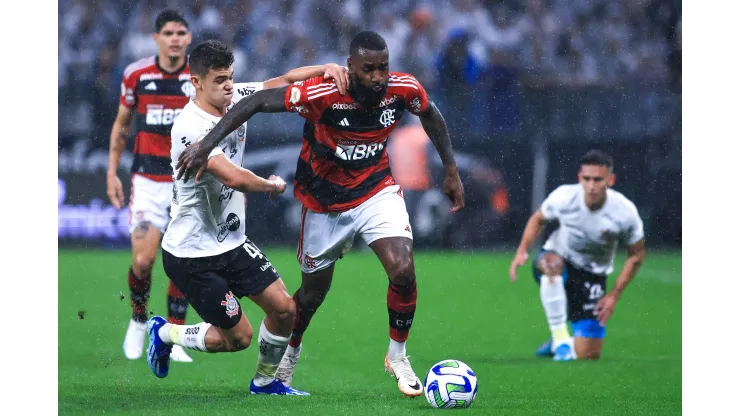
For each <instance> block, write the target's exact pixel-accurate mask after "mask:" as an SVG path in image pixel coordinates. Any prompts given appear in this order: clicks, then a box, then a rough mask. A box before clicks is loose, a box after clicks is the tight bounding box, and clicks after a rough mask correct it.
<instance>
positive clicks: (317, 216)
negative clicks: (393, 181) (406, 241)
mask: <svg viewBox="0 0 740 416" xmlns="http://www.w3.org/2000/svg"><path fill="white" fill-rule="evenodd" d="M357 234H359V235H360V236H361V237H362V239H363V240H365V243H366V244H368V245H370V244H371V243H372V242H373V241H375V240H378V239H380V238H385V237H406V238H410V239H413V236H412V234H411V225H410V223H409V214H408V212H407V211H406V203H405V202H404V200H403V192H402V191H401V187H400V186H398V185H393V186H389V187H387V188H385V189H383V190H382V191H380V192H378V193H377V194H375V195H373V196H372V197H371V198H370V199H368V200H367V201H365V202H363V203H362V204H361V205H359V206H357V207H355V208H352V209H350V210H347V211H343V212H314V211H309V210H307V209H306V208H305V207H304V208H303V212H302V214H301V233H300V236H299V237H298V256H297V257H298V262H299V263H300V265H301V271H303V272H305V273H313V272H317V271H319V270H322V269H325V268H327V267H329V266H331V264H332V263H334V262H335V261H337V260H339V259H340V258H342V256H344V254H346V253H347V252H348V251H349V249H350V248H352V243H353V241H354V239H355V236H356V235H357Z"/></svg>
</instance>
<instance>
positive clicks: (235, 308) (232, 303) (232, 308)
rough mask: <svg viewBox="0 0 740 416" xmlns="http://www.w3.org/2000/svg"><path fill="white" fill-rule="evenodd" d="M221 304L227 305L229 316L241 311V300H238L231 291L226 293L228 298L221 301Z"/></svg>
mask: <svg viewBox="0 0 740 416" xmlns="http://www.w3.org/2000/svg"><path fill="white" fill-rule="evenodd" d="M221 306H226V315H229V317H234V316H236V315H237V314H238V313H239V302H237V301H236V298H235V297H234V294H233V293H231V291H229V293H227V294H226V300H222V301H221Z"/></svg>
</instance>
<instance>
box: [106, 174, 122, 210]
mask: <svg viewBox="0 0 740 416" xmlns="http://www.w3.org/2000/svg"><path fill="white" fill-rule="evenodd" d="M106 182H107V189H108V190H107V193H108V198H109V199H110V203H111V204H113V206H114V207H116V209H121V207H123V184H121V180H120V179H118V175H116V174H113V175H108V177H107V180H106Z"/></svg>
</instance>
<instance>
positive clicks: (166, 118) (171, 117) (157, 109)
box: [146, 105, 182, 126]
mask: <svg viewBox="0 0 740 416" xmlns="http://www.w3.org/2000/svg"><path fill="white" fill-rule="evenodd" d="M180 111H182V109H180V108H178V109H172V108H163V107H162V106H160V105H157V106H147V108H146V124H148V125H150V126H168V125H171V124H172V123H174V122H175V118H177V116H178V115H179V114H180Z"/></svg>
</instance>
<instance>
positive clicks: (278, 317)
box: [272, 299, 296, 325]
mask: <svg viewBox="0 0 740 416" xmlns="http://www.w3.org/2000/svg"><path fill="white" fill-rule="evenodd" d="M295 314H296V305H295V302H294V301H293V299H287V300H286V301H285V302H282V303H281V304H280V305H278V306H277V307H276V308H275V309H274V310H273V311H272V318H273V319H274V320H275V321H276V322H277V323H278V324H280V325H293V319H295Z"/></svg>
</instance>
